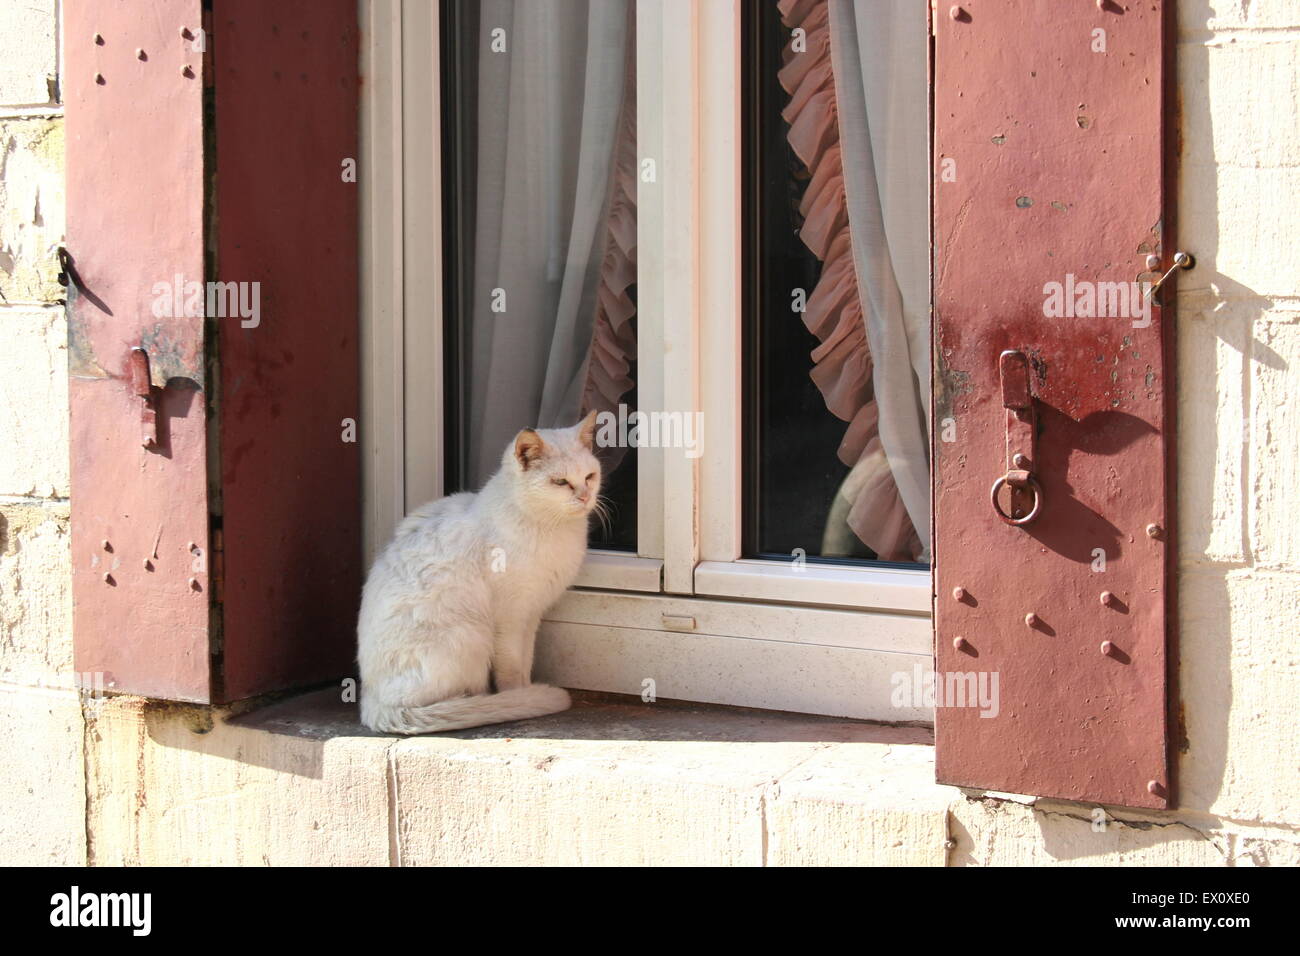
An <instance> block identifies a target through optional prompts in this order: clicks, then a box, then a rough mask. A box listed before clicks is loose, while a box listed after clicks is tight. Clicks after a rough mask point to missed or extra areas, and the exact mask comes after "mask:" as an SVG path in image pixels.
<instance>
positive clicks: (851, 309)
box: [779, 0, 930, 561]
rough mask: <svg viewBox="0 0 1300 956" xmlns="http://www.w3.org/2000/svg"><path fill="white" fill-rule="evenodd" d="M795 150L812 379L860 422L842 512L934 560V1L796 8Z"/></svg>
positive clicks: (803, 0)
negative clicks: (799, 40)
mask: <svg viewBox="0 0 1300 956" xmlns="http://www.w3.org/2000/svg"><path fill="white" fill-rule="evenodd" d="M779 8H780V10H781V13H782V18H783V21H784V22H785V24H786V25H787V26H789V27H792V28H794V27H800V28H802V30H803V31H804V34H803V36H804V45H803V47H802V49H796V48H795V46H794V45H793V43H791V44H789V45H787V47H786V50H785V56H784V65H783V67H782V69H781V74H780V81H781V84H782V86H783V87H784V88H785V90H786V92H787V93H789V94H790V101H789V103H788V105H787V106H786V108H785V110H784V114H783V115H784V116H785V119H786V121H787V122H788V123H789V124H790V132H789V136H788V139H789V142H790V144H791V147H792V148H793V149H794V151H795V153H796V154H797V155H798V156H799V158H800V160H801V161H802V162H803V163H804V164H805V166H807V167H808V170H809V174H810V180H809V183H808V186H807V188H806V190H805V192H804V196H803V199H802V201H801V205H800V213H801V215H802V216H803V219H804V222H803V226H802V229H801V231H800V236H801V238H802V239H803V241H804V243H805V245H807V246H808V248H809V249H810V250H811V251H812V252H813V254H814V255H816V256H817V257H818V258H819V259H821V260H822V262H823V267H822V273H821V277H820V278H819V280H818V283H817V286H816V288H815V289H814V290H813V291H812V293H811V294H810V295H809V298H808V303H807V310H806V311H805V313H804V322H805V324H806V325H807V326H808V328H809V330H810V331H812V332H813V333H814V334H815V335H816V336H817V338H818V340H819V342H820V345H819V346H818V348H817V349H815V350H814V351H813V353H812V359H813V363H814V365H813V369H812V371H811V376H812V378H813V381H814V382H816V384H817V386H818V388H819V389H820V390H821V392H822V395H823V398H824V399H825V401H826V407H827V409H828V410H829V411H831V412H832V413H833V414H835V415H836V416H837V417H839V418H840V419H842V420H844V421H846V422H848V423H849V427H848V429H847V430H846V432H845V436H844V440H843V441H842V443H841V446H840V449H839V457H840V459H841V460H842V461H843V462H844V463H845V464H846V465H849V466H850V469H851V470H850V474H849V476H848V478H847V479H846V480H845V481H844V483H843V484H842V486H841V488H840V489H839V492H838V494H837V496H836V500H835V502H834V503H833V504H832V509H831V515H830V520H829V521H828V526H827V529H828V530H827V539H828V541H827V543H826V546H827V547H828V548H829V546H830V542H831V539H833V537H834V534H835V531H834V526H838V523H839V522H840V521H844V522H847V524H848V526H849V527H850V528H851V529H852V531H853V533H854V534H855V535H857V537H858V538H859V539H860V540H861V541H862V542H863V543H864V544H866V545H867V546H868V547H870V548H871V549H872V550H873V551H875V552H876V553H877V555H878V556H880V557H881V558H884V559H886V560H904V561H907V560H927V559H928V547H929V527H930V480H929V438H928V428H929V392H930V377H929V334H928V330H929V270H928V255H929V205H928V192H927V190H928V176H927V175H926V173H925V170H927V169H928V167H929V159H928V131H927V122H928V95H927V81H926V49H925V42H926V39H925V38H926V24H925V8H924V5H922V4H920V3H918V2H916V0H871V2H870V3H869V4H855V3H854V2H853V0H781V2H780V4H779Z"/></svg>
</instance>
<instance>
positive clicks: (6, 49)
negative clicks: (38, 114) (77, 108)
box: [0, 0, 59, 106]
mask: <svg viewBox="0 0 1300 956" xmlns="http://www.w3.org/2000/svg"><path fill="white" fill-rule="evenodd" d="M55 3H56V0H22V2H17V0H7V2H6V3H5V4H4V6H3V8H0V106H38V105H42V104H47V103H53V102H54V84H55V80H56V78H57V75H58V53H59V43H58V32H57V30H58V26H57V24H58V21H57V20H56V18H55Z"/></svg>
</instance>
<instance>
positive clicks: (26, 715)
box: [0, 683, 86, 866]
mask: <svg viewBox="0 0 1300 956" xmlns="http://www.w3.org/2000/svg"><path fill="white" fill-rule="evenodd" d="M0 807H2V808H3V810H2V811H0V865H3V866H81V865H83V864H84V863H85V859H86V789H85V774H84V740H83V734H82V721H81V708H80V705H79V703H78V700H77V693H76V691H73V690H63V691H59V690H51V689H46V688H33V687H18V686H14V685H12V684H8V683H0Z"/></svg>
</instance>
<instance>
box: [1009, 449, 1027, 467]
mask: <svg viewBox="0 0 1300 956" xmlns="http://www.w3.org/2000/svg"><path fill="white" fill-rule="evenodd" d="M1011 463H1012V464H1013V465H1015V466H1016V467H1017V468H1026V467H1028V465H1029V459H1028V457H1026V456H1025V455H1022V454H1020V453H1019V452H1017V453H1016V454H1014V455H1012V456H1011Z"/></svg>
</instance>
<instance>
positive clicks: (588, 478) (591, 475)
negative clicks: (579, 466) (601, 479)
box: [587, 471, 596, 481]
mask: <svg viewBox="0 0 1300 956" xmlns="http://www.w3.org/2000/svg"><path fill="white" fill-rule="evenodd" d="M595 477H596V473H595V472H594V471H593V472H592V473H591V474H590V475H588V476H587V480H588V481H591V479H593V478H595Z"/></svg>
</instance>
